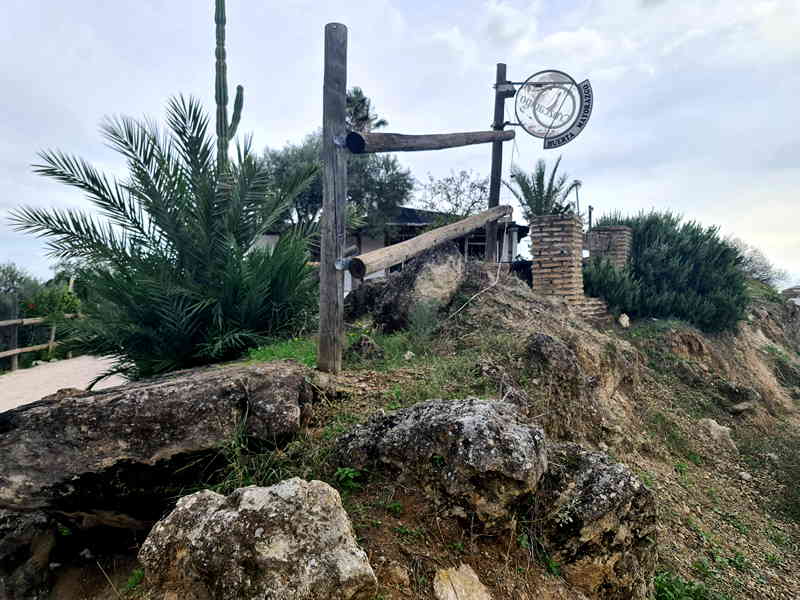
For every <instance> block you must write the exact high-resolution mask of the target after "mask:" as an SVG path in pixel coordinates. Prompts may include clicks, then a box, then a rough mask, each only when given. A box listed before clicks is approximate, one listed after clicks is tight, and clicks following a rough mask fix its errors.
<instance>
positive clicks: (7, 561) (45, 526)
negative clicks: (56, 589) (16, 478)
mask: <svg viewBox="0 0 800 600" xmlns="http://www.w3.org/2000/svg"><path fill="white" fill-rule="evenodd" d="M55 532H56V525H55V523H53V521H52V520H51V519H50V518H48V517H47V516H46V515H44V514H42V513H38V512H32V513H17V512H12V511H8V510H2V509H0V598H2V599H3V600H40V599H41V600H44V599H45V598H49V583H50V582H49V580H50V569H49V568H48V566H49V562H50V560H49V559H50V552H51V551H52V549H53V547H54V546H55V542H56V537H55Z"/></svg>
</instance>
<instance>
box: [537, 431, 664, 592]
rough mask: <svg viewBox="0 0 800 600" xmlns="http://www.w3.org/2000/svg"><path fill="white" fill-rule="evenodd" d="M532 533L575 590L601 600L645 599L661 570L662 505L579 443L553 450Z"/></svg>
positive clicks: (626, 471)
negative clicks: (658, 519)
mask: <svg viewBox="0 0 800 600" xmlns="http://www.w3.org/2000/svg"><path fill="white" fill-rule="evenodd" d="M548 457H549V458H548V460H549V463H550V468H549V470H548V473H547V475H546V476H545V478H544V479H543V480H542V482H541V483H540V485H539V491H538V492H537V495H536V498H535V501H534V504H533V508H532V514H531V518H532V520H533V521H534V522H536V520H537V519H538V520H539V522H541V531H535V532H533V534H532V535H533V536H534V537H536V539H540V540H542V544H543V546H544V549H545V550H546V552H547V553H548V555H549V556H550V558H551V560H553V561H555V562H556V563H558V565H559V568H560V571H561V574H562V576H563V577H564V578H565V579H566V581H567V582H569V583H570V584H571V585H573V586H575V587H577V588H580V589H581V590H583V591H584V592H585V593H586V594H587V595H588V596H589V597H590V598H596V599H598V600H600V599H602V600H645V599H647V598H650V597H651V595H652V592H653V588H652V585H653V584H652V582H653V576H654V574H655V568H656V561H657V555H656V540H655V537H656V504H655V498H654V496H653V494H652V492H651V491H650V490H648V489H647V488H646V487H645V486H644V484H642V482H641V481H639V479H638V478H637V477H636V476H635V475H634V474H633V473H632V472H631V471H630V469H628V467H626V466H625V465H622V464H618V463H614V462H613V461H612V460H611V459H610V458H609V457H608V456H607V455H605V454H602V453H599V452H589V451H586V450H584V449H582V448H581V447H580V446H578V445H576V444H559V445H555V446H553V447H551V448H550V449H549V451H548Z"/></svg>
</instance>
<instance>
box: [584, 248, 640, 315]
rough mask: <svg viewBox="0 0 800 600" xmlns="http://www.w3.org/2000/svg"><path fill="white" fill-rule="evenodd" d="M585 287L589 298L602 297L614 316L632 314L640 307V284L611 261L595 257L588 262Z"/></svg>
mask: <svg viewBox="0 0 800 600" xmlns="http://www.w3.org/2000/svg"><path fill="white" fill-rule="evenodd" d="M583 287H584V290H585V291H586V294H587V295H588V296H592V297H597V296H600V297H602V298H603V299H604V300H605V301H606V302H607V303H608V308H609V310H611V312H612V313H614V314H618V313H621V312H624V313H628V314H632V313H634V312H635V311H636V308H637V307H638V306H639V301H640V296H641V286H640V285H639V282H638V281H636V280H635V279H634V278H633V276H632V275H631V273H630V271H628V269H622V270H620V269H617V268H616V267H614V265H612V264H611V262H610V261H609V260H606V259H602V258H600V257H595V258H593V259H591V260H589V261H587V262H586V264H585V265H584V266H583Z"/></svg>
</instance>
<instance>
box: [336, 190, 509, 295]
mask: <svg viewBox="0 0 800 600" xmlns="http://www.w3.org/2000/svg"><path fill="white" fill-rule="evenodd" d="M512 210H513V209H512V208H511V207H510V206H496V207H494V208H491V209H489V210H487V211H484V212H482V213H480V214H478V215H472V216H471V217H467V218H466V219H462V220H460V221H457V222H455V223H451V224H450V225H444V226H443V227H437V228H436V229H433V230H431V231H427V232H425V233H422V234H420V235H418V236H417V237H414V238H411V239H410V240H406V241H405V242H400V243H399V244H393V245H391V246H386V247H385V248H379V249H378V250H373V251H372V252H366V253H364V254H360V255H358V256H353V257H352V258H350V259H349V265H348V269H349V270H350V274H351V275H352V276H353V277H357V278H359V279H363V278H364V277H366V276H367V275H370V274H371V273H375V272H377V271H380V270H381V269H385V268H387V267H391V266H392V265H396V264H398V263H401V262H404V261H406V260H409V259H411V258H413V257H415V256H417V255H418V254H421V253H422V252H424V251H425V250H427V249H428V248H433V247H434V246H438V245H439V244H443V243H444V242H448V241H450V240H454V239H456V238H459V237H461V236H462V235H465V234H467V233H469V232H470V231H473V230H475V229H478V228H480V227H483V226H484V225H486V224H487V223H489V222H491V221H496V220H498V219H500V218H502V217H505V216H508V215H510V214H511V213H512Z"/></svg>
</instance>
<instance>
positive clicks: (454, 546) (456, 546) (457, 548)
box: [450, 542, 465, 554]
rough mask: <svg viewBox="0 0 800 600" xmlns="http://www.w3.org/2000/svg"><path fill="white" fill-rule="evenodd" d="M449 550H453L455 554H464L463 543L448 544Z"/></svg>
mask: <svg viewBox="0 0 800 600" xmlns="http://www.w3.org/2000/svg"><path fill="white" fill-rule="evenodd" d="M450 548H452V549H453V550H455V551H456V552H460V553H462V554H463V553H464V551H465V550H464V542H453V543H452V544H450Z"/></svg>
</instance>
